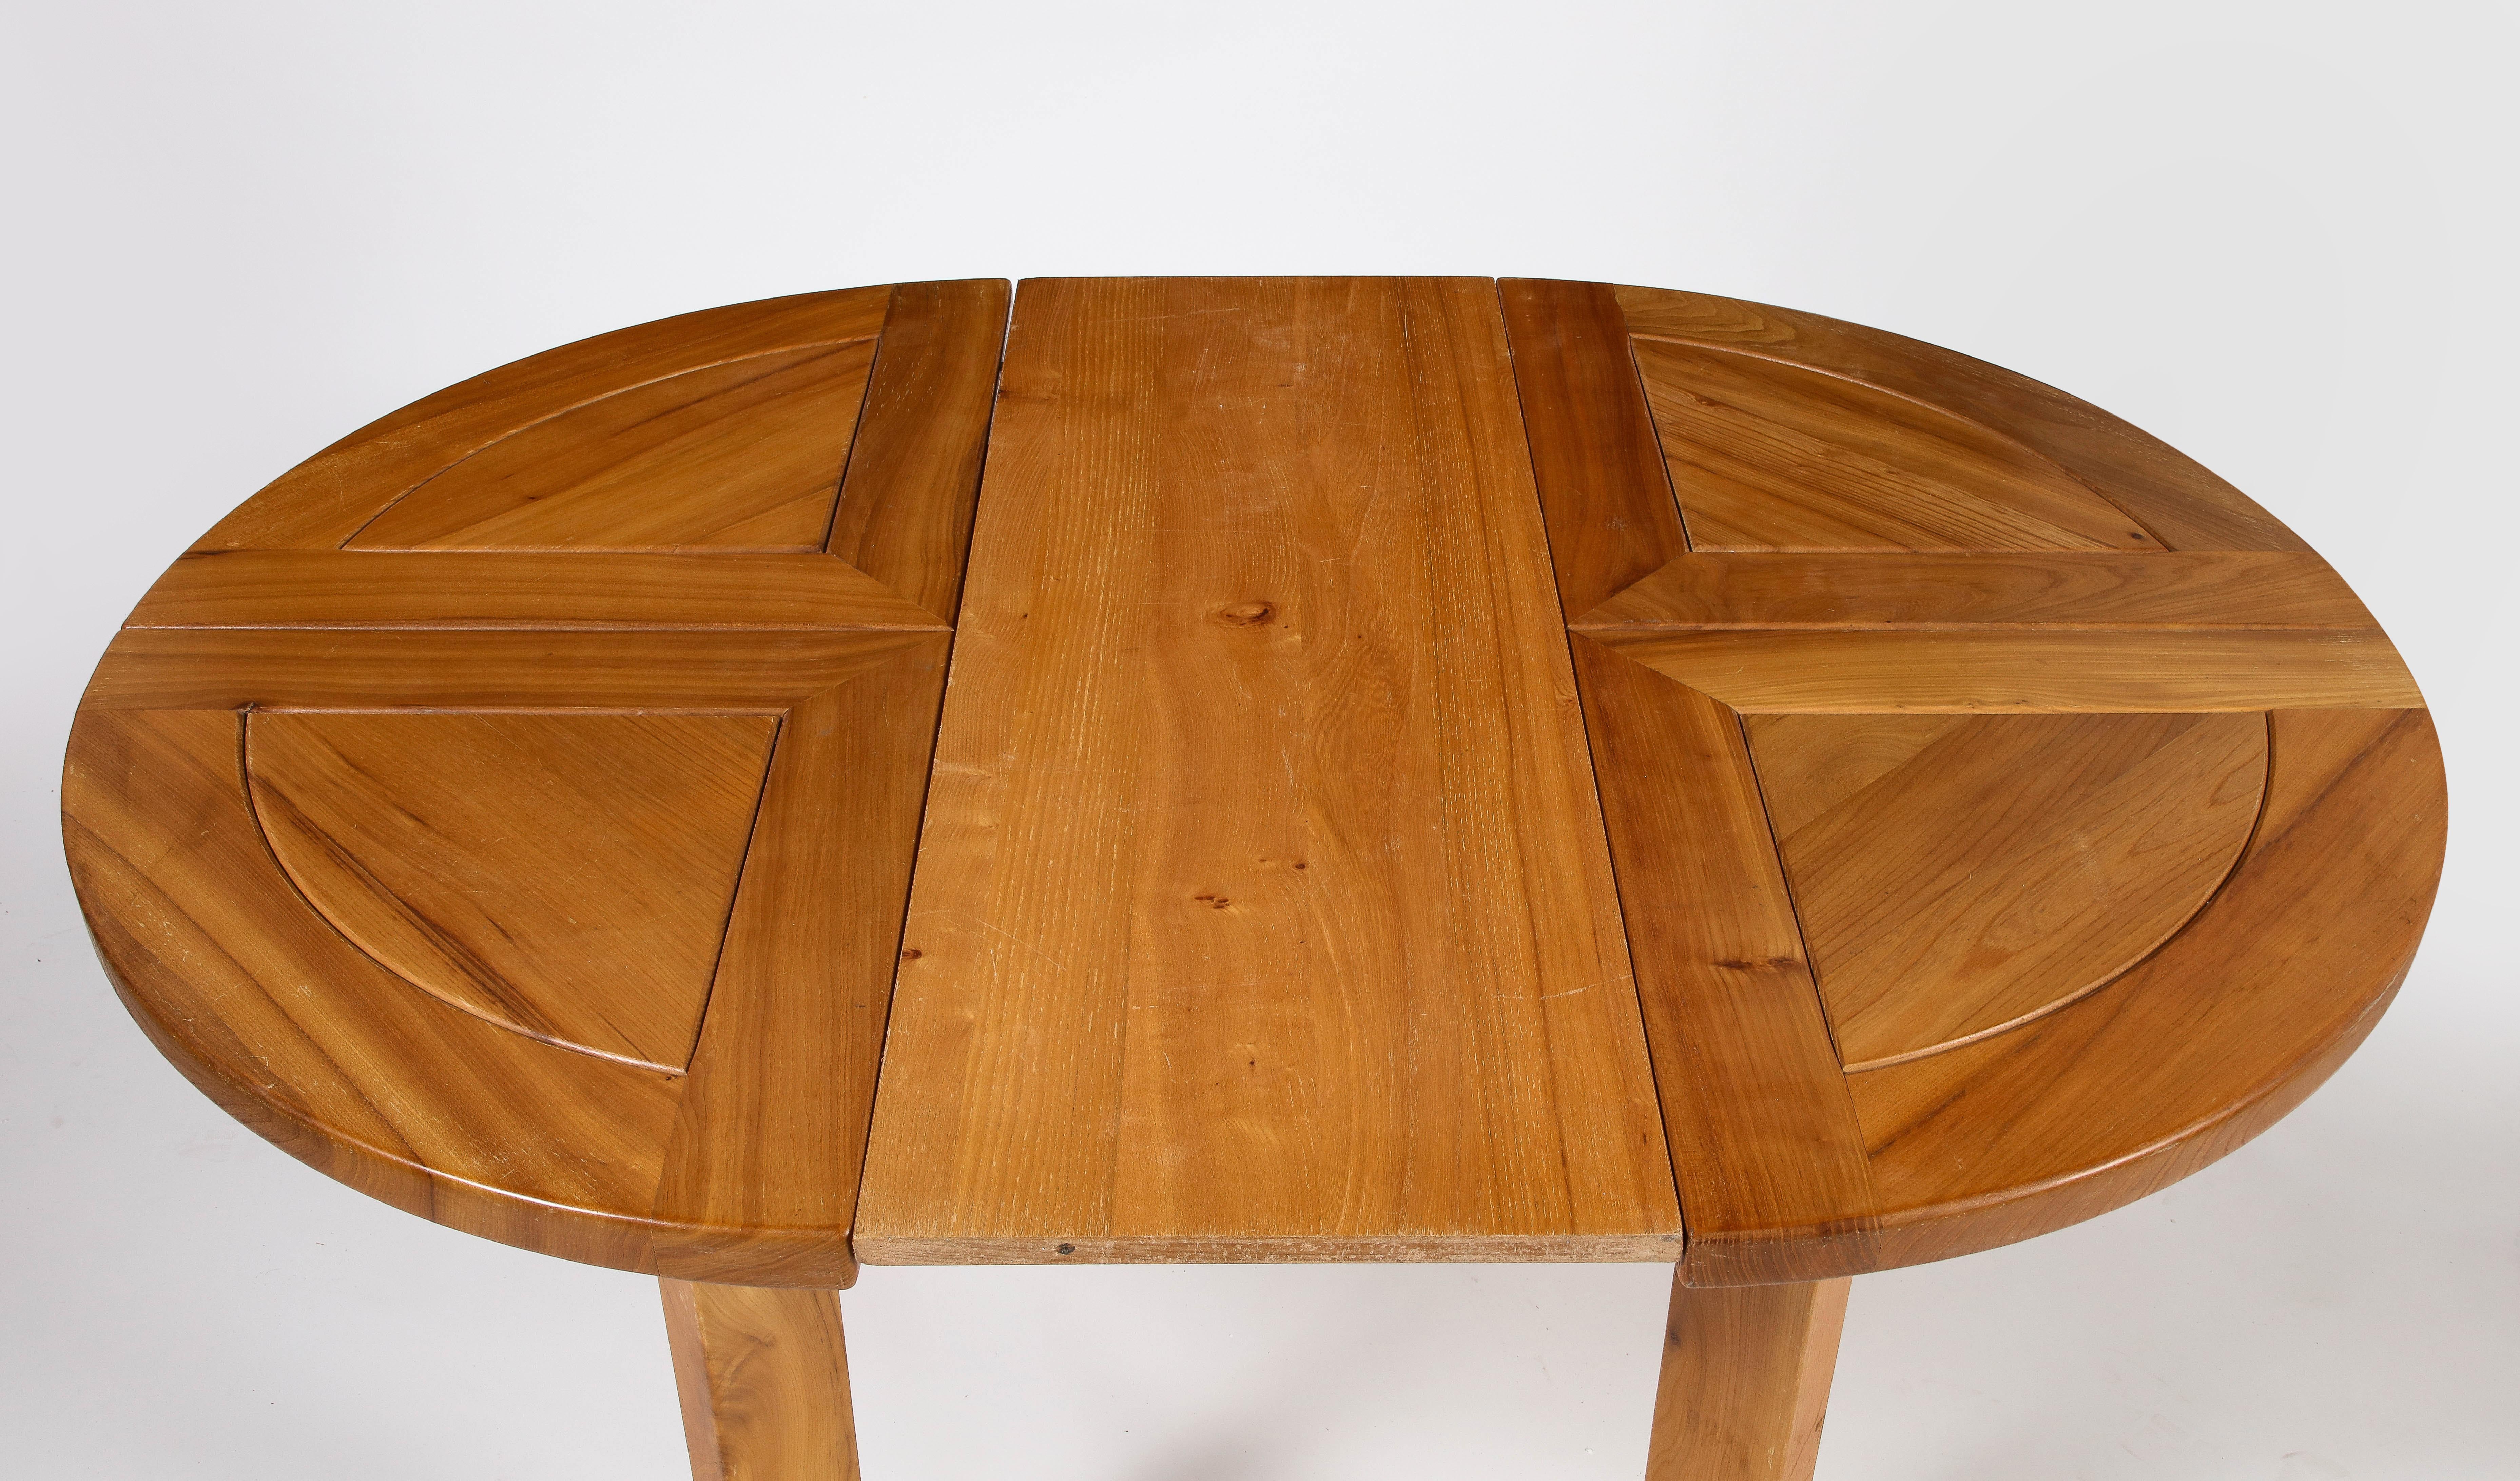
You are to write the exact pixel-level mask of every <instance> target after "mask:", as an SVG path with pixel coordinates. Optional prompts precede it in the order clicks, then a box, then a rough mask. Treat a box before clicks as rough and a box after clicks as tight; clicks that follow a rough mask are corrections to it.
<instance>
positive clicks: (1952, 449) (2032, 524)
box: [1636, 339, 2161, 551]
mask: <svg viewBox="0 0 2520 1481" xmlns="http://www.w3.org/2000/svg"><path fill="white" fill-rule="evenodd" d="M1636 356H1637V369H1638V371H1639V373H1640V374H1641V375H1643V379H1644V388H1645V399H1646V402H1647V404H1648V405H1650V406H1651V407H1652V408H1653V420H1654V428H1655V430H1656V431H1657V432H1659V433H1660V434H1661V438H1662V455H1663V460H1664V462H1665V463H1666V464H1667V465H1668V466H1669V468H1670V470H1671V481H1672V487H1673V488H1674V489H1675V490H1676V491H1677V492H1678V494H1679V497H1680V512H1681V518H1682V519H1683V520H1684V521H1685V522H1686V524H1687V525H1688V537H1689V546H1690V548H1691V549H1692V550H1701V551H1715V550H1726V551H1747V550H1798V551H1824V550H1906V551H1927V550H1954V551H2001V550H2139V551H2155V550H2159V549H2160V548H2161V545H2160V542H2159V541H2157V540H2155V539H2153V538H2152V536H2151V535H2150V534H2149V533H2147V532H2145V531H2144V530H2142V529H2140V528H2137V527H2135V522H2134V521H2133V520H2132V519H2130V518H2128V517H2127V516H2126V515H2125V514H2124V513H2123V512H2122V511H2120V510H2118V509H2116V508H2114V507H2113V506H2111V505H2110V504H2108V503H2107V501H2105V500H2103V499H2101V498H2100V497H2098V496H2097V495H2095V494H2093V492H2092V491H2091V489H2090V488H2088V487H2086V486H2085V485H2083V484H2082V483H2080V482H2077V481H2076V480H2075V479H2074V478H2073V477H2072V476H2071V475H2070V474H2068V473H2066V472H2065V471H2064V470H2062V469H2060V468H2058V467H2056V465H2055V464H2053V463H2050V462H2048V460H2047V459H2046V458H2043V457H2041V456H2039V455H2038V454H2037V453H2034V452H2032V451H2031V450H2030V449H2028V448H2026V447H2024V446H2022V445H2021V444H2020V443H2018V442H2014V441H2012V440H2011V439H2010V438H2007V437H2003V436H2000V435H1998V434H1997V433H1995V432H1993V431H1991V430H1989V429H1988V428H1986V427H1984V426H1979V425H1978V424H1976V423H1974V422H1971V421H1969V420H1967V419H1966V418H1963V417H1958V416H1954V415H1953V414H1952V413H1950V412H1947V411H1944V410H1942V409H1941V408H1939V407H1936V406H1933V405H1931V404H1929V403H1926V402H1922V401H1917V400H1914V399H1913V398H1910V397H1906V396H1899V395H1894V394H1891V393H1889V392H1886V391H1883V390H1881V389H1879V388H1877V387H1874V386H1870V385H1868V384H1866V383H1865V382H1863V381H1853V380H1849V379H1847V378H1845V377H1841V376H1831V375H1825V374H1822V373H1820V372H1817V371H1814V370H1811V369H1809V368H1807V367H1804V366H1799V365H1795V364H1793V363H1792V362H1790V361H1782V360H1771V359H1766V358H1763V357H1761V356H1757V355H1745V354H1740V353H1737V352H1734V351H1733V350H1729V349H1716V348H1711V347H1708V346H1704V345H1694V344H1675V343H1671V342H1668V341H1664V340H1655V339H1641V340H1638V341H1637V343H1636Z"/></svg>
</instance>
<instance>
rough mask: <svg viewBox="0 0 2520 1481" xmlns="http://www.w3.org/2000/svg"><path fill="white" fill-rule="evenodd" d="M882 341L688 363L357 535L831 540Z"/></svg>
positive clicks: (443, 480)
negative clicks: (843, 474)
mask: <svg viewBox="0 0 2520 1481" xmlns="http://www.w3.org/2000/svg"><path fill="white" fill-rule="evenodd" d="M874 364H875V341H874V340H872V339H853V340H848V341H845V342H843V343H839V344H815V345H808V346H806V347H805V348H803V349H791V350H779V351H775V352H773V353H771V354H767V355H754V356H751V357H749V358H746V359H742V360H733V361H729V362H727V363H726V364H724V365H712V366H708V367H706V368H705V369H701V370H695V371H685V372H684V373H683V374H681V375H679V376H673V377H669V378H667V379H666V380H663V381H650V382H648V383H647V384H645V385H638V386H632V387H631V388H629V389H627V390H624V391H620V392H618V393H616V394H614V395H610V396H606V397H604V398H603V399H601V400H597V401H590V402H588V403H586V404H585V405H583V406H578V407H574V408H571V409H570V410H568V411H565V412H562V414H561V415H559V416H557V417H554V418H552V419H551V420H549V421H547V422H537V423H535V424H534V425H533V426H527V427H523V428H520V429H518V430H517V431H515V432H513V433H511V434H509V435H508V436H505V437H502V438H500V439H499V440H498V441H496V442H493V443H491V444H490V445H489V446H487V447H485V448H482V449H481V450H480V451H478V452H475V453H472V455H470V456H469V457H467V458H465V459H464V461H463V462H461V463H458V464H456V465H454V466H453V467H452V468H449V469H447V470H446V471H444V472H441V473H439V474H437V475H436V476H435V477H432V478H430V479H429V480H428V481H427V483H424V484H422V485H421V486H420V487H418V488H416V489H413V490H412V491H411V492H410V493H408V494H405V495H404V496H403V497H402V498H400V499H398V500H396V501H394V503H393V504H392V505H391V506H390V507H389V508H387V509H385V510H384V511H383V512H382V513H381V514H379V515H378V516H376V517H375V518H374V519H371V520H369V521H368V523H367V525H366V526H365V527H364V528H362V529H361V530H360V531H359V532H358V534H356V535H354V536H352V537H351V539H350V541H349V545H348V547H347V548H349V549H352V550H424V549H438V550H641V549H665V550H672V549H678V548H681V547H685V546H716V547H722V548H725V549H730V550H764V551H778V550H787V551H810V550H819V549H821V548H822V544H823V539H824V536H825V534H826V533H827V532H828V531H829V530H830V529H831V527H832V509H833V507H834V506H836V505H837V504H838V502H839V493H840V470H841V469H842V468H843V467H844V466H845V465H846V464H847V462H848V453H849V439H850V437H851V436H852V435H854V433H855V432H856V430H857V424H858V405H859V403H860V402H861V401H862V400H863V399H864V398H865V395H866V382H867V372H868V370H869V369H871V368H872V367H873V366H874Z"/></svg>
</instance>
